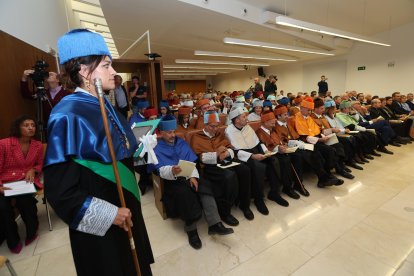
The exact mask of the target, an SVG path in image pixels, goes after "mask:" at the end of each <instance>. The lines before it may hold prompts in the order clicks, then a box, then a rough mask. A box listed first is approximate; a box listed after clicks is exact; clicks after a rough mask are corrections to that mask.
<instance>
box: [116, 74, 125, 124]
mask: <svg viewBox="0 0 414 276" xmlns="http://www.w3.org/2000/svg"><path fill="white" fill-rule="evenodd" d="M114 79H115V90H114V91H115V102H116V107H117V109H118V111H119V112H120V113H121V114H122V115H124V117H125V119H127V117H128V110H129V104H128V96H127V92H126V89H125V87H124V86H123V85H122V77H121V76H120V75H115V77H114Z"/></svg>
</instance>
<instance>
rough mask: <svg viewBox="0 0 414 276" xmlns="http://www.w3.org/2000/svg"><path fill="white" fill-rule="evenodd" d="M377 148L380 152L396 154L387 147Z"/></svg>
mask: <svg viewBox="0 0 414 276" xmlns="http://www.w3.org/2000/svg"><path fill="white" fill-rule="evenodd" d="M377 150H378V151H379V152H382V153H386V154H394V153H393V152H392V151H390V150H388V149H386V148H385V147H383V148H378V149H377Z"/></svg>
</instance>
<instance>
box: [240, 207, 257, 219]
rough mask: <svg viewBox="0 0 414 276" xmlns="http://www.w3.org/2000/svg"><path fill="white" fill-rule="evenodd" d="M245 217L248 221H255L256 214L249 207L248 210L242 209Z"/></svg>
mask: <svg viewBox="0 0 414 276" xmlns="http://www.w3.org/2000/svg"><path fill="white" fill-rule="evenodd" d="M242 212H243V215H244V217H245V218H246V219H248V220H253V219H254V214H253V212H252V210H250V208H249V207H247V208H246V209H242Z"/></svg>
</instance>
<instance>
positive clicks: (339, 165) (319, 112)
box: [310, 98, 354, 179]
mask: <svg viewBox="0 0 414 276" xmlns="http://www.w3.org/2000/svg"><path fill="white" fill-rule="evenodd" d="M324 112H325V103H324V101H323V99H321V98H316V99H315V100H314V109H313V113H312V114H311V115H310V117H311V118H312V119H313V121H314V122H315V123H316V124H317V125H318V127H319V129H320V133H321V134H326V135H328V134H331V133H332V134H334V135H335V136H336V133H339V132H340V131H341V130H340V129H339V128H335V127H331V125H330V124H329V122H328V120H327V119H326V118H325V116H324ZM338 141H339V142H338ZM330 146H331V147H333V148H334V149H335V157H336V162H335V170H336V173H337V174H339V175H340V176H342V177H345V178H348V179H353V178H354V176H353V175H352V174H350V171H351V170H349V169H348V168H347V167H345V161H348V162H352V160H353V158H354V150H353V149H352V144H351V142H350V141H349V140H348V139H346V138H341V137H337V141H336V143H334V144H331V145H330Z"/></svg>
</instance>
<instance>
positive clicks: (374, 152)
mask: <svg viewBox="0 0 414 276" xmlns="http://www.w3.org/2000/svg"><path fill="white" fill-rule="evenodd" d="M370 154H371V155H374V156H377V157H380V156H381V154H379V153H378V152H376V151H375V150H373V151H372V152H370Z"/></svg>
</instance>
